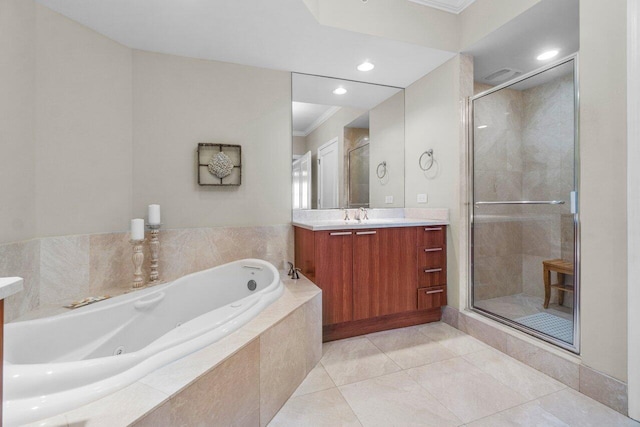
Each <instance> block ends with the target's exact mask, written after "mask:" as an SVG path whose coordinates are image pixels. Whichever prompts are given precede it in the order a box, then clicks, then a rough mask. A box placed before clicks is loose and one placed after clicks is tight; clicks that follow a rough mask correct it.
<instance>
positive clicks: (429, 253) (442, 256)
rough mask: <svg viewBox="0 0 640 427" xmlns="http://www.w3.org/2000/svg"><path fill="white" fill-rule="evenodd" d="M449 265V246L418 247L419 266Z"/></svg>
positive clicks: (435, 266)
mask: <svg viewBox="0 0 640 427" xmlns="http://www.w3.org/2000/svg"><path fill="white" fill-rule="evenodd" d="M446 265H447V248H446V247H442V246H441V247H438V248H418V268H438V267H443V268H444V267H446Z"/></svg>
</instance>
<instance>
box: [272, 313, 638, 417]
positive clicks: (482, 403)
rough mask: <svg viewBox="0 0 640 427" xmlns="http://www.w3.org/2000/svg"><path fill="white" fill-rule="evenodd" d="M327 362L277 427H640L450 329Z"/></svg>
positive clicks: (399, 334) (402, 336)
mask: <svg viewBox="0 0 640 427" xmlns="http://www.w3.org/2000/svg"><path fill="white" fill-rule="evenodd" d="M323 352H324V356H323V357H322V359H321V361H320V363H319V364H318V365H317V366H316V367H315V368H314V369H313V370H312V371H311V373H310V374H309V375H308V376H307V378H306V379H305V380H304V382H303V383H302V384H301V385H300V387H299V388H298V390H296V392H295V393H294V395H293V396H292V397H291V398H290V399H289V400H288V401H287V403H286V404H285V405H284V406H283V408H282V409H281V410H280V411H279V412H278V414H277V415H276V416H275V417H274V419H273V421H272V422H271V423H270V424H269V426H270V427H276V426H277V427H285V426H295V427H297V426H331V427H333V426H365V427H369V426H384V427H387V426H431V427H433V426H460V425H465V426H474V427H475V426H477V427H480V426H486V427H502V426H505V427H506V426H516V425H518V426H545V427H547V426H563V427H566V426H576V427H577V426H580V427H587V426H594V427H596V426H597V427H602V426H640V424H639V423H637V422H635V421H632V420H631V419H629V418H626V417H624V416H622V415H621V414H619V413H617V412H615V411H613V410H611V409H609V408H607V407H606V406H604V405H602V404H600V403H598V402H596V401H594V400H593V399H590V398H589V397H587V396H584V395H582V394H580V393H577V392H576V391H574V390H572V389H571V388H569V387H567V386H566V385H565V384H562V383H561V382H559V381H556V380H554V379H553V378H551V377H549V376H547V375H545V374H543V373H541V372H539V371H537V370H535V369H533V368H531V367H529V366H527V365H526V364H524V363H521V362H520V361H518V360H515V359H514V358H512V357H509V356H507V355H505V354H503V353H501V352H499V351H496V350H495V349H493V348H491V347H489V346H487V345H485V344H483V343H482V342H480V341H479V340H477V339H475V338H473V337H471V336H469V335H467V334H465V333H463V332H461V331H459V330H457V329H454V328H452V327H451V326H449V325H447V324H445V323H442V322H438V323H430V324H426V325H418V326H412V327H408V328H402V329H395V330H391V331H384V332H378V333H373V334H369V335H365V336H362V337H357V338H350V339H346V340H341V341H332V342H330V343H325V344H324V346H323Z"/></svg>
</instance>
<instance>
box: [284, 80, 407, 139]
mask: <svg viewBox="0 0 640 427" xmlns="http://www.w3.org/2000/svg"><path fill="white" fill-rule="evenodd" d="M291 87H292V91H291V99H292V100H293V104H292V108H291V111H292V115H293V132H294V135H296V136H307V135H308V134H309V133H311V132H313V130H315V129H316V128H317V127H318V126H320V125H321V124H322V123H324V122H325V121H326V120H327V119H329V117H331V116H332V115H333V114H335V113H336V112H337V111H338V110H339V109H340V108H342V107H348V108H356V109H359V110H364V111H369V110H371V109H372V108H374V107H375V106H377V105H378V104H380V103H381V102H383V101H384V100H386V99H388V98H390V97H391V96H393V95H395V94H396V93H398V92H400V91H401V90H402V89H401V88H397V87H391V86H381V85H375V84H369V83H362V82H354V81H350V80H341V79H333V78H328V77H321V76H313V75H308V74H297V73H296V74H293V76H292V81H291ZM337 87H343V88H345V89H346V90H347V93H345V94H344V95H336V94H334V93H333V90H334V89H336V88H337ZM349 126H350V127H361V128H368V127H369V115H368V114H366V115H363V116H361V117H360V118H359V119H357V120H356V121H354V123H351V124H350V125H349Z"/></svg>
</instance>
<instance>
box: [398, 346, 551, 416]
mask: <svg viewBox="0 0 640 427" xmlns="http://www.w3.org/2000/svg"><path fill="white" fill-rule="evenodd" d="M458 358H460V359H462V360H463V361H465V362H466V363H468V364H470V365H471V366H473V367H476V366H475V365H474V364H472V363H471V362H469V361H467V360H465V359H464V358H463V357H462V356H458ZM447 360H452V359H447ZM436 363H437V362H436ZM425 366H426V365H425ZM476 368H477V367H476ZM412 369H415V368H412ZM481 372H482V373H484V374H485V375H489V374H488V373H486V372H484V371H482V370H481ZM489 376H491V375H489ZM491 378H493V376H491ZM411 379H413V377H411ZM494 379H495V378H494ZM496 381H498V380H497V379H496ZM414 382H416V383H417V384H418V385H419V386H420V387H421V388H422V389H423V390H425V391H426V392H427V393H429V394H430V395H431V396H433V397H434V399H436V400H437V401H438V402H440V400H439V399H438V397H437V396H435V395H433V394H432V393H431V392H430V391H429V390H427V389H426V387H424V386H423V385H422V384H420V383H418V382H417V381H415V380H414ZM498 382H499V383H500V384H501V385H504V384H503V383H502V382H500V381H498ZM507 388H508V389H509V390H511V391H514V392H516V393H517V394H519V395H520V396H522V395H521V394H520V393H519V392H518V391H517V390H514V389H513V388H511V387H508V386H507ZM558 391H562V390H557V391H555V392H554V393H557V392H558ZM549 394H553V393H549ZM546 396H548V394H547V395H546ZM522 397H523V398H525V399H527V398H526V397H525V396H522ZM538 399H539V398H535V399H531V400H525V401H524V402H522V403H518V404H517V405H514V406H510V407H508V408H505V409H501V410H500V411H498V412H494V413H493V414H489V415H487V416H486V417H490V416H492V415H495V414H498V413H500V412H503V411H508V410H509V409H512V408H515V407H518V406H520V405H524V404H527V403H531V402H533V401H535V400H538ZM440 403H441V404H442V405H443V406H444V407H445V408H447V410H448V411H449V412H451V413H452V414H454V415H456V414H455V412H453V411H452V410H451V409H449V407H448V406H447V405H445V404H444V403H443V402H440ZM552 415H553V414H552ZM456 417H457V415H456ZM486 417H482V418H486ZM478 419H481V418H478ZM461 421H462V420H461ZM475 421H477V420H471V421H469V422H464V421H463V423H464V424H465V425H466V424H468V423H472V422H475Z"/></svg>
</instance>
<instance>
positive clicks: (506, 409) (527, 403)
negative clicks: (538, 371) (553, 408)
mask: <svg viewBox="0 0 640 427" xmlns="http://www.w3.org/2000/svg"><path fill="white" fill-rule="evenodd" d="M558 391H561V390H558ZM554 393H557V391H556V392H554ZM549 394H553V393H549ZM547 396H548V395H547ZM538 399H539V398H536V399H533V400H530V401H528V402H523V403H521V404H519V405H515V406H512V407H510V408H505V409H502V410H500V411H498V412H495V413H493V414H490V415H487V416H484V417H482V418H478V419H477V420H473V421H470V422H469V423H475V422H476V421H480V420H484V419H486V418H489V417H494V416H496V415H499V414H502V413H504V412H507V411H511V410H513V409H515V408H519V407H521V406H525V405H530V404H531V403H535V402H537V401H538ZM538 406H540V409H542V410H543V411H544V412H546V413H547V414H549V415H552V416H553V417H554V418H557V419H558V420H559V421H562V422H563V423H565V424H566V422H565V421H564V420H562V419H560V418H559V417H558V416H556V415H555V414H554V413H552V412H549V411H547V410H546V409H544V408H543V407H542V405H540V404H538Z"/></svg>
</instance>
